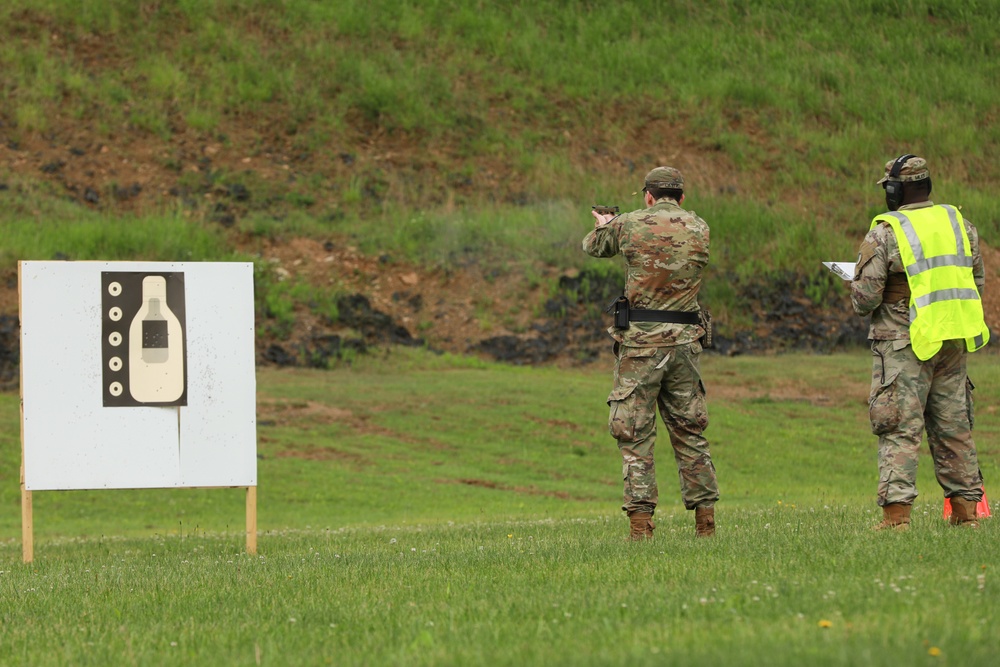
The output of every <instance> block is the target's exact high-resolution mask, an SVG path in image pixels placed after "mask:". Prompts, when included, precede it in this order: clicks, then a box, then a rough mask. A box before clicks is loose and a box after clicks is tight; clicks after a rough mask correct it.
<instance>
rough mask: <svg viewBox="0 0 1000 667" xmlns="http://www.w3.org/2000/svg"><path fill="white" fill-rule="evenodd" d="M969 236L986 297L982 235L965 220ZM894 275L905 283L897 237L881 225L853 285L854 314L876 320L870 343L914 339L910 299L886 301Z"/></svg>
mask: <svg viewBox="0 0 1000 667" xmlns="http://www.w3.org/2000/svg"><path fill="white" fill-rule="evenodd" d="M933 205H934V202H931V201H926V202H922V203H920V204H907V205H905V206H900V207H899V210H900V211H908V210H913V209H916V208H924V207H927V206H933ZM965 232H966V234H968V235H969V245H970V246H971V248H972V261H973V264H972V277H973V278H974V279H975V281H976V287H977V288H978V289H979V294H980V295H982V293H983V285H984V284H985V283H986V272H985V270H984V269H983V256H982V254H981V253H980V252H979V233H978V232H977V231H976V228H975V227H974V226H973V225H972V223H971V222H969V221H968V220H965ZM894 273H898V274H902V276H903V278H902V280H905V275H906V274H905V269H904V267H903V260H902V259H901V258H900V256H899V244H898V243H897V242H896V234H895V233H894V232H893V231H892V227H890V226H889V225H888V223H883V224H878V225H876V226H875V229H873V230H871V231H870V232H868V234H867V235H866V236H865V240H864V242H863V243H862V244H861V250H860V252H859V253H858V263H857V265H856V267H855V269H854V280H853V281H852V282H851V305H853V306H854V312H855V313H857V314H858V315H861V316H862V317H864V316H865V315H868V314H869V313H871V316H872V321H871V327H870V328H869V330H868V338H869V339H870V340H909V339H910V303H909V299H907V298H900V299H896V300H894V301H890V302H887V303H886V302H883V301H882V290H883V289H885V281H886V279H887V278H888V277H889V275H890V274H894Z"/></svg>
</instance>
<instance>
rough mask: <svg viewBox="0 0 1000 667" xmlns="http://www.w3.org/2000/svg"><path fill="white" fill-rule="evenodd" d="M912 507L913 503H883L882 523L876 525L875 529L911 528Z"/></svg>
mask: <svg viewBox="0 0 1000 667" xmlns="http://www.w3.org/2000/svg"><path fill="white" fill-rule="evenodd" d="M912 509H913V506H912V505H904V504H902V503H890V504H888V505H883V506H882V523H880V524H878V525H877V526H875V527H874V528H873V530H886V529H888V528H891V529H893V530H909V529H910V510H912Z"/></svg>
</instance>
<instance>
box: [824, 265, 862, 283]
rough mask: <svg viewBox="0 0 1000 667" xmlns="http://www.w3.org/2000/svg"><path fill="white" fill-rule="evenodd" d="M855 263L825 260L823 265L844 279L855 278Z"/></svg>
mask: <svg viewBox="0 0 1000 667" xmlns="http://www.w3.org/2000/svg"><path fill="white" fill-rule="evenodd" d="M854 265H855V263H854V262H823V266H825V267H826V268H828V269H830V270H831V271H833V272H834V273H836V274H837V275H838V276H840V277H841V278H843V279H844V280H854Z"/></svg>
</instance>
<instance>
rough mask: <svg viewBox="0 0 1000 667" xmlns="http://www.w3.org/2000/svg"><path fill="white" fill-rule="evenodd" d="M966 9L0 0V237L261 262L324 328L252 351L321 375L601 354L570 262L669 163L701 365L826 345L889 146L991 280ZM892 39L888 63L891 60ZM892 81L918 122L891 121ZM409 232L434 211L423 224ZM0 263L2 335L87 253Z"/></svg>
mask: <svg viewBox="0 0 1000 667" xmlns="http://www.w3.org/2000/svg"><path fill="white" fill-rule="evenodd" d="M973 4H974V5H976V6H975V7H972V8H971V9H970V7H969V3H958V2H940V3H926V2H916V1H913V2H906V3H902V5H901V7H902V6H903V5H905V7H904V8H905V9H906V10H907V11H902V12H900V13H899V14H898V15H886V14H884V13H882V12H881V11H880V10H879V9H878V8H877V7H874V6H873V5H871V3H863V2H848V3H843V2H839V3H838V2H832V0H831V1H830V2H818V3H812V4H811V5H810V6H808V7H800V8H797V9H796V10H795V11H793V12H789V11H788V10H787V8H785V7H784V6H783V5H784V3H778V2H762V3H757V4H755V5H753V6H752V7H751V6H750V5H748V4H746V3H727V4H726V5H725V6H719V7H714V6H713V7H701V6H694V5H691V6H688V5H684V6H679V7H677V8H675V9H676V12H675V14H674V16H673V21H671V22H669V24H668V25H663V26H657V25H656V24H655V23H653V24H650V23H649V22H648V21H647V22H644V21H641V20H640V19H641V18H642V17H644V16H647V13H648V12H649V11H650V10H651V7H650V6H649V5H648V3H645V2H639V1H633V2H623V3H616V4H615V6H614V7H613V8H604V9H599V8H592V7H589V6H586V5H581V6H580V7H577V8H575V9H573V10H572V11H571V10H569V9H567V8H565V7H562V6H561V5H559V4H558V3H557V4H556V5H553V4H552V3H548V2H542V3H524V4H521V3H514V4H512V5H510V6H509V7H503V8H499V7H491V8H489V9H483V8H481V7H479V6H478V5H476V4H475V3H470V2H464V1H459V0H451V1H447V0H440V1H438V2H423V3H415V2H407V1H406V0H379V1H378V2H375V3H374V4H373V5H371V6H370V7H367V11H361V10H360V9H359V8H357V7H355V6H354V4H353V3H349V2H332V3H312V2H305V1H301V2H290V3H283V4H282V5H280V6H279V5H274V4H273V3H267V2H250V3H240V2H233V1H220V2H216V3H210V4H204V5H199V4H198V3H194V4H186V5H173V4H170V3H159V2H140V3H132V2H125V1H124V0H116V1H112V2H100V3H99V2H96V1H94V2H83V3H78V2H75V3H70V2H63V1H62V0H50V1H49V2H46V3H33V2H30V3H29V2H27V1H26V0H12V2H10V3H7V4H6V5H5V7H4V8H3V9H0V36H2V37H3V42H4V44H5V45H6V46H5V48H4V49H3V50H0V92H2V96H0V200H2V202H0V203H2V204H3V210H4V212H3V213H2V215H3V221H4V224H20V225H24V224H26V223H27V224H32V225H35V226H36V227H37V230H38V234H39V236H41V237H44V236H45V235H46V228H47V224H48V221H50V220H52V219H53V217H54V216H58V217H61V218H66V217H67V216H68V217H70V218H75V217H77V216H79V219H81V220H85V219H86V220H94V219H106V220H118V221H126V224H133V223H131V222H128V221H135V222H134V224H140V225H141V224H142V221H143V220H144V219H146V218H148V217H149V216H160V217H162V216H174V217H176V219H178V220H184V221H195V222H197V223H198V224H201V225H204V226H205V227H206V228H209V229H213V230H217V231H218V232H219V233H220V234H221V235H222V237H223V238H224V239H225V243H226V244H227V245H228V246H229V247H230V248H231V249H232V250H234V251H236V252H239V253H241V256H244V257H248V258H258V262H259V267H260V271H262V272H263V273H262V274H261V276H260V280H259V281H258V289H259V290H260V291H262V292H266V291H267V290H278V288H276V287H275V285H277V284H278V283H281V282H284V283H285V284H291V283H297V282H298V281H305V282H308V283H309V284H310V285H312V286H313V287H314V289H313V292H312V293H313V294H315V291H316V290H321V291H323V290H325V291H328V292H330V293H331V294H332V295H333V297H332V298H333V299H334V300H335V301H336V302H337V304H338V308H337V310H339V315H338V317H337V318H331V317H329V316H323V315H320V314H318V313H316V312H315V309H314V308H311V307H310V303H309V299H308V298H304V299H299V300H298V301H296V303H295V306H294V309H293V316H294V324H293V325H292V327H291V329H290V330H289V327H288V326H285V325H284V323H283V324H282V326H281V327H278V326H276V325H275V323H274V322H273V321H272V320H274V319H275V317H277V316H276V315H274V314H272V313H269V312H268V311H267V309H266V308H265V309H263V310H262V312H259V313H258V320H259V322H258V323H259V327H258V330H259V332H260V333H261V336H260V341H259V350H258V352H259V357H260V360H261V361H263V362H268V361H270V362H277V363H313V364H317V365H322V364H325V363H328V362H329V361H330V359H331V358H333V359H336V358H339V357H341V356H343V352H344V350H349V349H354V348H356V347H358V346H359V345H373V344H374V345H378V344H380V343H381V342H382V341H384V340H394V341H395V342H400V340H402V341H404V342H407V343H411V344H418V341H420V342H421V343H422V344H427V345H429V346H431V347H433V348H435V349H440V350H447V351H452V352H458V353H481V354H485V355H487V356H491V357H495V358H502V359H506V360H511V361H515V362H520V363H539V362H557V363H586V362H588V361H590V360H593V359H595V358H597V357H598V355H599V354H600V350H602V349H605V348H606V338H605V337H604V335H603V333H602V330H603V327H604V324H605V322H603V321H602V319H601V315H600V311H601V308H602V307H603V305H604V302H606V300H607V299H608V297H609V296H610V295H613V294H614V292H615V290H616V289H617V286H618V281H619V280H620V277H619V276H620V274H619V273H616V272H615V271H607V270H604V269H603V268H598V267H596V265H598V264H601V262H597V261H596V260H589V259H587V258H584V257H582V254H581V253H578V252H577V251H576V247H578V246H577V244H578V243H579V239H580V237H582V235H583V234H584V233H585V232H586V231H587V229H588V228H589V224H590V223H589V217H588V215H587V211H588V207H589V205H590V204H591V203H597V202H601V203H616V204H619V205H621V206H623V207H625V208H630V207H635V206H637V205H638V197H636V196H635V195H634V193H635V191H636V190H638V188H639V187H640V186H639V183H640V182H641V178H642V174H643V173H644V172H645V171H646V170H647V169H648V168H649V167H651V166H654V165H657V164H672V165H674V166H677V167H679V168H681V169H682V170H683V171H684V173H685V175H686V177H687V179H688V184H689V185H688V190H689V203H690V204H691V205H692V206H693V207H694V208H696V209H697V210H698V211H699V212H700V213H702V214H703V215H704V216H705V217H706V218H707V219H708V220H709V222H710V224H711V225H712V227H713V245H714V248H713V250H714V252H713V267H712V271H711V273H710V275H709V281H708V286H707V289H706V301H707V302H708V304H709V306H710V307H711V308H712V309H713V310H714V311H715V313H716V316H717V322H718V323H719V325H720V333H721V341H720V342H721V345H722V349H723V350H724V351H726V352H729V353H736V352H740V351H755V350H774V349H785V348H789V347H808V348H814V349H830V348H831V347H832V346H836V345H841V344H851V343H856V342H858V341H859V340H861V339H863V333H864V330H863V326H862V325H861V323H860V322H858V321H857V320H856V318H854V317H853V315H851V314H850V312H849V308H848V307H847V302H846V291H845V290H844V286H843V285H842V284H840V283H839V282H838V281H837V280H836V279H833V278H832V277H830V276H829V275H827V274H826V273H825V272H824V271H823V270H822V269H820V268H818V260H819V259H830V258H837V259H849V258H850V257H851V256H852V255H853V253H854V252H855V249H856V247H857V244H858V242H859V241H860V238H861V236H862V234H863V231H864V229H865V226H866V224H867V223H866V221H867V220H869V219H870V217H871V215H873V214H874V213H875V212H877V211H878V210H879V207H880V206H881V203H880V198H881V194H880V191H879V190H878V189H877V188H876V187H875V186H874V185H873V182H874V180H875V179H876V178H877V177H878V175H879V173H878V172H879V168H880V165H881V163H882V162H883V161H884V160H885V159H888V158H889V157H892V156H893V155H895V154H897V153H898V152H900V150H903V148H901V146H902V147H905V150H912V151H915V152H921V153H923V154H926V155H928V156H930V159H931V164H932V169H935V174H936V178H935V184H936V189H937V190H940V191H941V193H942V195H943V196H944V197H945V198H947V199H948V200H949V201H954V202H955V203H963V204H965V206H966V208H965V210H966V211H969V214H970V216H971V217H972V219H973V220H974V221H975V222H977V224H979V225H980V230H981V232H982V234H983V238H984V244H985V245H986V246H987V247H986V253H987V263H988V267H994V268H991V269H990V270H991V273H990V278H991V279H993V278H994V276H995V275H996V269H995V267H996V266H998V264H997V263H996V262H994V261H993V260H994V257H995V253H994V251H992V250H991V241H992V239H993V237H994V236H995V234H994V233H995V232H996V231H997V230H998V225H1000V215H998V214H1000V207H998V205H997V203H996V202H995V198H993V197H991V196H990V192H991V191H992V188H993V187H994V186H995V184H996V182H997V180H998V179H1000V166H998V165H997V164H996V162H995V161H993V160H992V159H990V158H989V156H990V155H992V154H994V153H995V151H994V150H993V149H995V148H996V147H997V144H998V143H1000V131H998V129H997V128H998V124H996V123H995V122H993V121H994V120H995V119H996V113H997V108H998V107H997V102H996V99H995V96H994V95H993V94H991V93H990V91H991V90H993V87H992V86H990V85H985V84H986V82H990V81H995V80H996V75H997V68H998V65H997V63H998V62H1000V59H998V58H996V57H991V56H995V55H996V52H997V50H998V49H1000V27H998V26H1000V10H998V9H997V8H996V7H995V6H993V5H992V4H991V3H980V4H981V5H982V6H979V4H977V3H973ZM560 8H561V9H560ZM556 9H560V11H558V12H557V11H555V10H556ZM973 10H975V11H973ZM831 12H836V13H837V15H838V18H839V20H840V25H838V27H837V28H836V29H834V28H833V27H831V26H830V25H829V21H828V17H829V16H830V13H831ZM977 12H978V13H977ZM991 17H992V18H996V19H997V20H996V21H991V20H987V19H989V18H991ZM623 26H631V32H628V31H626V30H623ZM848 29H849V30H848ZM845 30H846V31H847V32H846V33H845ZM664 34H667V35H668V36H669V37H671V39H669V40H667V42H669V43H668V44H665V43H664V40H663V39H662V37H663V35H664ZM845 35H847V36H845ZM376 36H377V37H378V38H377V39H375V37H376ZM956 43H960V44H961V45H962V48H953V47H954V45H955V44H956ZM914 45H917V46H916V47H914ZM904 46H906V47H907V50H906V53H907V65H906V67H904V68H902V69H900V68H898V67H896V68H893V67H891V66H890V65H891V63H889V62H887V60H888V58H881V57H880V54H890V55H891V54H895V53H899V52H900V50H901V49H903V47H904ZM890 70H891V71H892V72H893V73H894V76H895V77H896V78H895V79H894V80H895V81H897V82H898V83H897V86H898V88H900V89H905V90H906V93H907V95H908V97H907V99H908V104H909V105H910V107H909V108H910V109H911V113H910V114H909V116H908V118H911V119H913V120H912V121H911V122H905V123H902V122H900V123H892V124H887V123H886V122H885V118H886V117H888V116H891V115H892V114H893V113H894V111H895V109H896V102H895V99H896V97H897V96H896V94H895V93H896V91H894V90H887V89H885V88H884V81H885V80H886V76H885V75H886V74H888V73H889V71H890ZM958 73H960V77H959V78H956V77H957V76H958ZM928 83H930V84H932V85H926V84H928ZM916 119H919V122H915V120H916ZM938 175H939V176H938ZM415 214H419V215H420V216H423V218H426V219H429V220H431V221H433V220H441V219H445V218H448V219H449V220H452V221H454V222H453V223H451V224H452V226H434V225H433V224H430V223H427V225H426V230H427V231H428V233H427V234H424V231H425V228H424V227H421V226H419V225H417V226H415V225H414V221H415V218H414V217H413V216H414V215H415ZM491 216H492V217H493V218H496V219H497V220H501V219H502V220H501V221H500V222H495V221H492V220H491ZM505 216H506V217H505ZM546 216H548V217H546ZM423 218H421V219H423ZM519 218H523V219H525V220H527V222H524V223H523V225H524V226H523V227H518V228H517V230H516V233H514V234H513V236H512V235H511V234H510V230H508V229H502V228H503V227H504V226H508V225H509V224H510V223H509V222H507V221H508V220H511V219H513V220H517V219H519ZM536 228H538V232H539V236H538V237H537V238H538V240H536V241H535V242H533V241H532V239H533V238H534V235H535V231H536ZM543 238H544V241H542V240H541V239H543ZM511 239H514V240H511ZM442 248H443V250H442ZM4 250H5V252H4V253H2V258H0V259H2V260H3V265H2V266H0V271H2V272H3V278H4V279H3V281H2V282H0V314H3V315H6V316H8V318H9V317H11V316H12V315H14V314H16V307H17V306H16V299H17V297H16V291H15V289H16V267H15V261H16V260H17V259H21V258H32V259H51V258H59V257H62V258H69V259H87V258H88V257H86V256H81V255H80V254H79V252H78V250H77V249H75V248H67V247H61V246H60V245H59V242H58V239H49V240H47V241H46V242H45V243H42V244H41V245H40V246H38V247H37V248H34V249H32V250H30V251H27V252H26V251H22V250H19V249H18V248H16V247H15V248H10V247H8V248H4ZM277 293H278V291H275V294H277ZM995 294H996V291H994V292H992V293H991V292H988V294H987V298H988V302H987V311H988V321H989V322H990V323H991V324H994V325H995V323H997V322H1000V302H997V301H996V300H995V299H994V295H995ZM264 296H265V297H266V296H267V295H266V294H265V295H264ZM263 300H264V301H266V299H263ZM396 327H402V328H403V329H405V331H406V336H405V337H404V336H402V334H401V333H400V332H399V330H398V329H396ZM7 329H10V326H9V325H8V326H7ZM279 330H280V331H279ZM393 331H395V333H392V332H393ZM387 332H389V333H387ZM350 341H354V342H350ZM358 341H361V342H358ZM345 346H346V347H345ZM351 346H353V347H351Z"/></svg>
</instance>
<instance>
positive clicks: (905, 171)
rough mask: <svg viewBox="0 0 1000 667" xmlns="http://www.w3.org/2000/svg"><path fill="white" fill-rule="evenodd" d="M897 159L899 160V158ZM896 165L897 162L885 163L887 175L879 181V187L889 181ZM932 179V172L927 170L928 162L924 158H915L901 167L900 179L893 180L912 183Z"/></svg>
mask: <svg viewBox="0 0 1000 667" xmlns="http://www.w3.org/2000/svg"><path fill="white" fill-rule="evenodd" d="M896 159H897V160H898V159H899V158H896ZM894 164H896V160H889V161H888V162H886V163H885V175H884V176H883V177H882V178H881V179H879V181H878V184H879V185H881V184H882V183H885V182H886V181H888V180H889V173H890V172H891V171H892V165H894ZM930 177H931V172H929V171H928V170H927V160H925V159H923V158H922V157H917V156H913V157H911V158H909V159H908V160H906V162H904V163H903V166H902V167H900V169H899V176H898V178H893V179H892V180H894V181H901V182H903V183H910V182H913V181H922V180H924V179H925V178H930Z"/></svg>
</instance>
